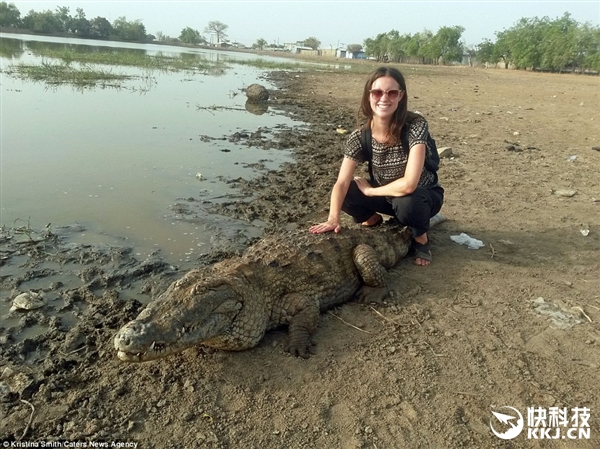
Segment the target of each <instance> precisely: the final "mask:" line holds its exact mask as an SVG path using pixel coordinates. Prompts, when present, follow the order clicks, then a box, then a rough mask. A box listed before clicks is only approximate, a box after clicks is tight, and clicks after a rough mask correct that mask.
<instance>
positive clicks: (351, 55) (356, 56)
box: [345, 50, 367, 59]
mask: <svg viewBox="0 0 600 449" xmlns="http://www.w3.org/2000/svg"><path fill="white" fill-rule="evenodd" d="M345 53H346V58H347V59H367V54H366V53H365V52H364V51H362V50H361V51H357V52H351V51H347V52H345Z"/></svg>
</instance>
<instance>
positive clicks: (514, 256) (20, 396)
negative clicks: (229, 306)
mask: <svg viewBox="0 0 600 449" xmlns="http://www.w3.org/2000/svg"><path fill="white" fill-rule="evenodd" d="M400 69H401V70H402V71H403V72H404V73H405V75H406V76H407V82H408V94H409V108H410V109H412V110H417V111H419V112H421V113H422V114H423V115H424V116H425V117H426V118H427V119H428V121H429V125H430V131H431V133H432V135H433V136H434V138H436V140H437V142H438V146H439V147H451V148H452V154H453V157H452V158H445V159H443V160H442V165H441V169H440V172H439V175H440V180H441V183H442V185H443V186H444V188H445V189H446V199H445V204H444V207H443V209H442V212H443V213H444V214H445V215H446V216H447V217H448V221H447V222H445V223H443V224H441V225H439V226H438V227H436V228H434V229H432V231H431V239H432V242H433V251H434V263H433V265H431V266H430V267H427V268H424V267H417V266H414V265H413V263H412V261H411V260H410V259H405V260H403V261H402V262H401V263H400V264H399V265H398V266H397V267H396V268H394V269H392V270H391V272H390V274H389V275H390V282H391V287H392V291H393V296H392V297H390V298H389V299H388V300H387V304H384V305H369V304H359V303H355V302H351V303H348V304H346V305H344V306H342V307H339V308H337V309H335V310H333V311H331V313H327V314H324V315H323V316H322V319H321V324H320V327H319V330H318V332H317V334H316V336H315V340H316V343H317V346H316V354H315V355H313V356H312V357H310V358H309V359H306V360H305V359H301V358H294V357H292V356H290V355H288V354H287V353H285V352H284V351H283V345H284V342H285V338H286V334H285V330H281V331H274V332H270V333H268V334H267V336H266V337H265V339H264V340H263V341H262V343H261V344H260V345H259V346H258V347H256V348H254V349H252V350H248V351H245V352H239V353H228V352H221V351H212V350H206V349H203V348H200V347H198V348H196V349H191V350H188V351H185V352H183V353H181V354H178V355H175V356H171V357H168V358H165V359H162V360H159V361H155V362H149V363H145V364H126V363H123V362H120V361H118V360H117V359H116V356H115V355H116V354H115V351H114V350H113V347H112V337H113V335H114V334H115V332H116V331H117V330H118V328H119V327H120V326H122V325H123V324H124V323H125V322H127V321H128V320H130V319H132V318H133V317H135V316H136V315H137V313H139V311H140V310H141V308H142V302H144V301H147V299H148V298H149V297H152V296H153V295H156V294H157V293H160V291H161V289H163V288H164V287H165V286H166V285H167V283H168V282H170V281H171V280H172V279H174V278H176V277H177V276H180V275H181V273H178V272H176V271H174V270H173V267H170V266H168V265H167V264H165V263H163V262H161V261H160V259H159V258H158V256H156V257H151V258H149V259H148V260H145V261H136V260H135V258H134V257H133V255H132V254H131V253H128V252H127V251H125V250H123V251H118V250H115V249H114V248H96V247H85V248H81V247H79V248H73V247H69V246H68V245H63V244H61V243H60V235H59V236H56V237H55V235H56V234H57V233H58V231H54V232H53V233H52V235H48V234H43V233H42V232H41V231H40V232H38V233H36V234H32V237H33V238H34V239H36V240H39V242H37V243H31V242H29V243H19V244H17V243H16V242H17V240H18V239H19V238H20V239H21V241H22V240H23V238H24V236H23V235H22V234H19V235H17V234H16V233H15V231H14V230H6V229H5V230H3V232H2V234H1V235H0V243H2V247H1V248H2V251H1V252H0V264H1V265H4V266H3V273H2V276H0V281H1V282H2V284H1V286H2V299H3V300H4V301H9V300H12V298H13V297H14V296H16V293H18V292H19V291H24V290H26V289H25V288H24V286H26V285H31V283H29V284H27V282H31V279H38V280H40V283H41V285H43V286H44V288H45V290H46V294H47V296H48V297H50V298H51V299H52V306H51V307H50V309H51V310H55V311H61V310H66V311H70V312H72V316H73V317H74V318H73V319H72V320H66V319H62V320H61V319H57V318H56V317H53V313H51V312H48V311H47V310H48V306H47V308H43V309H39V310H37V311H33V312H28V313H23V314H22V317H21V318H20V321H19V324H18V325H16V326H4V325H2V326H3V327H2V328H0V354H1V360H0V372H3V378H2V381H3V383H2V384H0V387H1V390H2V391H0V393H1V394H2V401H3V402H2V403H1V404H0V408H1V410H2V414H1V415H0V439H3V440H5V441H14V440H20V441H21V442H38V444H40V442H43V441H46V442H49V441H63V440H68V441H71V442H79V443H80V444H86V445H87V447H92V446H91V443H93V442H109V443H111V442H113V441H114V442H122V443H127V442H128V443H133V442H137V443H138V447H142V448H180V447H185V448H193V447H214V448H237V447H243V448H325V447H327V448H597V447H600V435H599V432H600V383H599V382H598V368H599V366H600V352H599V346H600V327H599V323H600V276H599V273H600V269H599V268H600V262H599V254H600V252H599V251H598V250H599V246H600V245H599V244H600V202H599V201H598V200H599V199H600V180H599V178H598V172H599V169H600V148H598V147H600V109H598V104H600V78H599V77H582V76H575V75H553V74H540V73H530V72H527V73H525V72H514V71H506V70H485V69H473V68H464V67H463V68H448V67H421V66H400ZM272 77H273V79H274V80H275V81H276V82H277V84H278V86H280V90H279V91H276V92H274V93H273V94H274V95H275V96H276V97H277V101H278V102H279V103H281V104H284V106H282V107H284V108H285V109H286V111H288V113H290V114H292V115H294V116H295V117H297V118H299V119H303V120H306V121H308V122H310V123H311V125H310V127H309V128H308V129H302V128H298V129H291V130H284V129H281V130H278V131H277V132H275V135H271V137H272V138H273V139H274V140H273V141H274V142H276V143H272V144H273V145H280V146H282V147H293V148H295V151H296V154H297V163H296V164H292V165H287V166H285V167H283V168H282V169H281V170H279V171H276V172H273V171H265V172H264V173H263V174H261V175H260V176H259V177H258V178H257V179H255V180H252V181H243V180H242V181H240V180H237V182H238V183H239V184H240V189H241V190H243V191H247V192H252V193H253V195H254V200H253V201H252V202H251V203H231V204H227V205H215V211H216V212H222V213H227V214H229V215H233V216H237V217H243V218H245V219H248V220H254V219H261V220H263V221H265V222H267V223H268V224H269V225H271V226H272V227H275V228H276V227H286V228H294V227H300V228H307V227H308V226H309V225H310V224H311V223H314V222H316V221H320V220H323V219H325V217H326V216H327V209H328V200H329V191H330V189H331V187H332V185H333V182H334V180H335V177H336V175H337V169H338V166H339V163H340V160H341V154H342V149H343V145H344V141H345V138H346V136H345V135H343V134H341V133H339V132H337V131H336V130H337V129H338V128H343V129H346V130H352V129H353V128H354V127H355V112H356V109H357V107H358V101H359V97H360V94H361V90H362V86H363V83H364V80H365V78H366V77H365V75H364V74H360V75H359V74H355V73H350V72H348V73H341V72H336V73H330V72H327V71H324V72H303V73H289V72H278V73H273V74H272ZM594 105H596V106H594ZM267 140H269V139H267ZM249 144H252V142H249ZM263 144H265V143H263ZM265 145H266V144H265ZM574 192H575V193H574ZM348 225H351V224H349V223H348ZM21 231H22V230H21ZM588 231H589V232H588ZM461 233H466V234H468V235H469V236H471V237H473V238H476V239H479V240H482V241H483V243H484V244H485V246H484V247H483V248H481V249H478V250H471V249H467V247H465V246H464V245H459V244H457V243H455V242H454V241H452V240H451V238H450V237H451V236H453V235H459V234H461ZM584 234H587V235H584ZM215 257H218V256H215ZM199 263H200V261H199ZM49 264H54V265H49ZM1 265H0V266H1ZM45 270H46V271H45ZM66 272H68V273H70V274H68V275H66V274H65V273H66ZM75 281H77V282H79V284H77V282H75ZM81 281H83V285H80V284H81ZM75 285H77V286H76V287H75ZM136 297H139V298H140V301H141V302H140V301H138V300H137V299H135V298H136ZM142 298H145V299H142ZM540 298H543V300H541V299H540ZM32 323H35V324H39V323H43V324H44V325H45V326H47V331H46V332H44V333H42V334H41V335H39V336H37V337H31V338H29V337H28V338H24V337H23V336H22V335H25V334H26V332H27V329H28V327H30V326H31V325H32ZM351 325H352V326H351ZM357 328H358V329H357ZM506 407H513V408H514V409H516V410H518V411H520V413H521V414H522V415H523V418H524V427H525V428H524V430H523V432H522V433H521V434H520V435H519V436H517V437H516V438H514V439H512V440H504V439H501V438H499V437H497V436H495V435H494V434H493V433H492V430H491V426H490V423H491V424H492V426H493V427H494V429H495V430H496V431H497V432H500V433H503V432H505V431H507V430H510V428H511V427H510V425H507V424H506V423H502V422H501V421H499V420H498V419H496V418H495V417H494V415H493V414H492V412H493V411H496V412H500V413H505V414H511V413H512V416H515V413H514V411H513V410H512V409H508V408H506ZM533 407H535V408H536V409H538V410H539V409H543V410H545V411H548V413H550V410H551V407H558V408H559V409H563V408H566V409H567V418H568V419H569V422H568V423H565V424H566V425H565V426H562V427H560V426H559V427H560V429H561V434H560V438H558V439H556V440H548V439H543V440H540V439H534V438H533V437H534V436H538V437H539V436H540V434H542V435H544V434H543V432H537V430H536V431H534V432H533V433H532V434H531V430H529V429H528V428H529V427H533V426H534V424H533V422H532V421H529V420H528V415H527V409H528V408H533ZM584 407H587V408H589V429H590V438H589V439H587V438H584V437H582V438H578V439H568V438H563V437H564V436H566V435H567V430H568V429H570V428H572V427H573V426H576V424H575V423H574V422H573V421H571V419H572V418H573V417H574V416H576V415H577V412H575V411H573V409H574V408H580V409H581V408H584ZM541 413H542V412H540V411H538V412H536V414H535V416H537V417H538V418H539V417H541ZM532 417H534V416H532ZM512 422H514V421H512ZM545 427H546V428H550V427H552V426H551V425H550V424H548V425H546V426H545ZM554 427H556V426H554ZM582 428H583V429H584V430H585V429H586V427H585V426H584V427H582ZM528 432H530V433H529V434H528ZM528 436H529V437H531V438H528ZM544 436H545V438H547V436H552V437H554V436H556V428H552V429H551V432H549V433H546V434H545V435H544ZM584 436H585V435H584ZM22 447H24V446H22ZM38 447H44V446H38ZM45 447H52V446H48V445H47V446H45ZM54 447H58V446H54ZM62 447H66V446H62ZM70 447H74V446H70ZM79 447H86V446H79Z"/></svg>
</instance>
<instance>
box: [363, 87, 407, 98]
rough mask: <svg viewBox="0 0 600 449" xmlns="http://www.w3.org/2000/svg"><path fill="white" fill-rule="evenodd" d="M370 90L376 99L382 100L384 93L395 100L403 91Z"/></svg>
mask: <svg viewBox="0 0 600 449" xmlns="http://www.w3.org/2000/svg"><path fill="white" fill-rule="evenodd" d="M369 92H370V93H371V97H373V99H374V100H381V98H382V97H383V96H384V95H387V97H388V99H389V100H390V101H394V100H397V99H398V97H400V92H402V91H401V90H399V89H390V90H381V89H371V90H370V91H369Z"/></svg>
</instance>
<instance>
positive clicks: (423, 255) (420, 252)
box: [413, 241, 433, 262]
mask: <svg viewBox="0 0 600 449" xmlns="http://www.w3.org/2000/svg"><path fill="white" fill-rule="evenodd" d="M413 252H414V253H413V255H414V259H415V262H416V260H417V259H423V260H428V261H429V262H433V256H432V255H431V248H430V247H429V241H427V243H418V242H415V241H413Z"/></svg>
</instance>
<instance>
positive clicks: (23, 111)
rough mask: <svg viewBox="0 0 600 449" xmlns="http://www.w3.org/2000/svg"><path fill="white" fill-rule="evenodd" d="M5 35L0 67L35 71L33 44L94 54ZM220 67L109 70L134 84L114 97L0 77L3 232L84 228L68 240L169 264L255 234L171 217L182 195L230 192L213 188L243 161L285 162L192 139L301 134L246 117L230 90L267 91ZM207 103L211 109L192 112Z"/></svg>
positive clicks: (254, 73) (238, 171) (235, 173)
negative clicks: (264, 132)
mask: <svg viewBox="0 0 600 449" xmlns="http://www.w3.org/2000/svg"><path fill="white" fill-rule="evenodd" d="M14 38H15V36H13V35H10V36H7V35H2V45H3V48H4V50H3V52H2V58H1V63H2V68H3V69H6V68H7V67H8V66H10V65H11V64H18V63H19V62H27V63H28V64H31V63H40V62H41V58H40V57H39V56H36V54H35V48H37V47H39V46H40V45H59V44H60V45H66V44H69V45H70V46H77V48H86V49H90V51H91V50H93V49H95V48H96V47H97V46H98V45H99V43H98V42H96V41H79V40H77V39H54V38H48V37H36V36H19V38H20V39H14ZM15 40H16V41H18V42H17V43H16V45H15V42H13V41H15ZM9 42H10V44H11V46H10V49H11V50H7V48H9V45H6V44H7V43H9ZM92 45H94V46H96V47H94V46H92ZM102 45H108V46H110V47H117V46H124V47H127V48H128V50H127V51H146V52H149V53H155V52H161V53H163V54H169V53H172V54H173V55H177V54H181V53H182V52H186V51H191V52H192V53H195V54H201V55H202V56H203V57H205V58H206V59H208V60H217V59H220V60H222V59H225V60H229V61H232V60H234V59H235V58H244V57H250V58H252V59H255V58H256V55H249V56H246V55H243V54H235V53H231V52H217V51H214V52H207V51H205V50H187V49H182V48H177V47H165V46H157V45H138V44H120V43H119V44H117V43H114V42H110V43H102ZM96 50H97V48H96ZM113 50H114V48H113ZM231 67H232V68H231V69H229V70H226V71H225V73H223V74H221V75H220V76H211V75H205V74H198V73H196V74H192V73H189V72H186V73H184V72H178V73H174V72H169V73H162V72H156V71H154V72H144V71H143V70H141V69H137V68H129V67H111V68H110V70H113V71H114V72H115V73H127V74H134V75H142V76H144V78H136V79H133V80H130V81H128V82H127V83H126V86H125V88H122V89H113V88H100V87H96V88H93V89H83V90H82V89H77V88H74V87H72V86H68V85H62V86H58V87H52V86H48V85H46V84H44V83H37V82H30V81H21V80H18V79H14V78H12V77H9V76H6V75H5V74H4V73H3V74H2V79H1V83H2V85H1V92H2V94H1V95H2V98H1V102H2V106H1V108H2V110H1V117H0V123H1V134H2V137H1V157H2V160H1V175H2V176H1V181H0V182H1V190H2V192H1V194H0V195H1V209H0V212H1V217H0V222H1V223H2V224H3V225H7V226H11V225H12V224H13V223H14V222H15V220H19V221H17V223H18V224H20V225H23V224H24V222H25V221H24V220H29V222H30V225H31V227H33V228H39V227H43V226H45V225H46V224H47V223H52V224H53V225H56V226H59V225H64V224H69V223H73V222H78V223H81V224H83V225H84V226H85V228H86V231H84V232H82V233H79V234H77V235H76V239H77V240H79V241H82V242H86V243H93V242H104V243H111V244H119V245H120V244H123V242H124V241H125V242H126V244H127V245H133V246H134V247H135V250H136V251H138V252H139V254H140V256H144V255H145V254H148V253H149V252H150V251H152V250H153V249H160V250H161V252H162V253H163V255H164V256H165V257H166V258H167V259H168V260H170V261H171V262H174V263H177V262H182V261H185V260H189V259H190V258H193V256H194V255H196V254H198V253H200V252H205V251H207V250H208V249H210V248H209V247H210V244H211V239H212V238H213V237H214V235H215V233H218V232H221V231H224V232H225V233H226V234H227V233H228V232H237V231H243V232H248V233H251V234H252V233H253V232H255V233H256V232H257V231H256V228H253V227H252V226H251V225H249V224H248V223H242V222H236V221H234V220H231V219H225V218H223V217H214V216H211V215H210V214H208V213H207V214H206V216H205V217H201V218H200V219H196V220H194V222H188V221H185V220H180V219H177V215H176V214H175V213H174V211H173V209H172V206H173V205H174V204H175V203H176V202H177V201H178V199H182V198H189V197H194V198H201V199H202V200H207V201H219V198H222V197H223V196H224V195H226V194H228V193H231V192H232V189H231V188H230V186H229V185H228V184H227V183H226V182H225V181H224V179H225V180H227V179H235V178H238V177H245V178H248V177H251V176H253V170H255V168H253V167H249V166H248V165H249V164H253V163H256V162H258V161H259V160H261V161H263V162H265V166H266V167H267V168H268V169H274V168H276V167H278V166H279V165H280V164H281V163H283V162H286V161H290V160H291V153H290V152H289V151H286V150H269V151H266V150H263V149H258V148H250V147H247V146H245V145H239V144H235V143H231V142H229V141H228V140H213V139H206V138H205V139H201V137H202V136H209V137H210V138H215V139H220V138H224V137H227V136H229V135H231V134H233V133H235V132H237V131H249V132H253V131H255V130H257V129H258V128H260V127H262V128H265V127H267V128H273V127H275V126H278V125H285V126H298V125H301V124H299V123H298V122H293V121H292V120H291V119H289V118H287V117H284V116H283V115H282V114H281V113H278V111H276V110H273V109H269V111H268V112H267V113H265V114H263V115H255V114H252V113H250V112H248V111H247V110H246V109H245V108H244V104H245V101H246V97H245V95H244V93H243V92H241V90H240V89H242V88H244V87H246V86H248V85H250V84H252V83H255V82H258V83H260V84H263V85H266V87H267V88H270V87H272V86H269V85H268V84H267V82H266V81H264V80H261V79H259V77H260V75H261V74H263V73H264V71H262V70H258V69H254V68H251V67H247V66H241V65H235V64H231ZM211 106H217V107H219V109H216V110H206V109H201V108H202V107H205V108H206V107H211ZM198 174H201V175H202V176H201V179H202V180H199V179H198V176H197V175H198Z"/></svg>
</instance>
